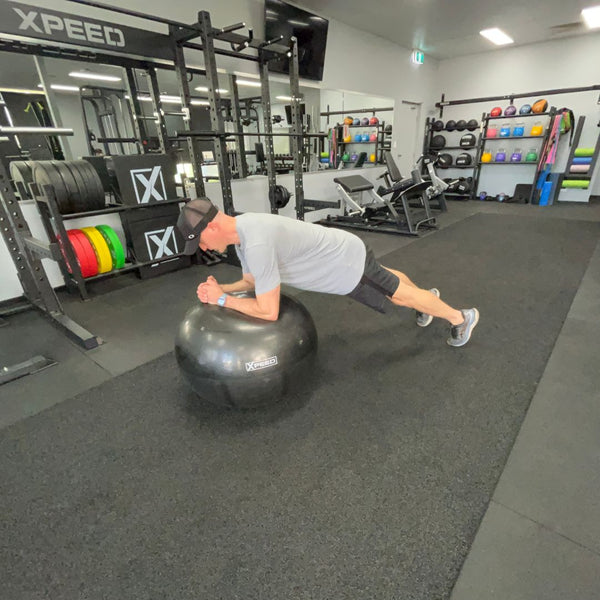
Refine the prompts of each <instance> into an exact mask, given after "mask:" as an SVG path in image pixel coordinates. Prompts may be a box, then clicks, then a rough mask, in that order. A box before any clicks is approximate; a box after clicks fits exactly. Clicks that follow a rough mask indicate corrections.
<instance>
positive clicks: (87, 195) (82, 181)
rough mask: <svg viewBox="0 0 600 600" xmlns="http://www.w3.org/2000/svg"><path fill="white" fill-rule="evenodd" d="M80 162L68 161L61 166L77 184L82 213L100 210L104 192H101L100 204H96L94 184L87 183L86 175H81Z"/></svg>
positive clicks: (102, 206) (102, 205)
mask: <svg viewBox="0 0 600 600" xmlns="http://www.w3.org/2000/svg"><path fill="white" fill-rule="evenodd" d="M80 162H82V161H76V160H69V161H65V162H64V163H63V166H64V167H66V168H67V169H69V171H70V172H71V175H72V176H73V179H74V180H75V182H76V183H77V186H78V188H79V191H80V197H81V200H82V209H81V210H82V212H86V211H90V210H98V209H100V208H104V192H102V204H101V205H100V203H99V202H98V193H97V192H96V197H94V193H93V188H94V187H95V186H94V183H93V182H92V181H89V178H88V177H87V173H82V172H81V168H80V165H79V164H78V163H80Z"/></svg>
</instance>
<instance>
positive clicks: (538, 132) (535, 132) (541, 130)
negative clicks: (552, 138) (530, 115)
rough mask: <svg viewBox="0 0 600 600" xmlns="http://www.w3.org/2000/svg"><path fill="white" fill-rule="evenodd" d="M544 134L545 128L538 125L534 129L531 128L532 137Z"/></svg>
mask: <svg viewBox="0 0 600 600" xmlns="http://www.w3.org/2000/svg"><path fill="white" fill-rule="evenodd" d="M542 133H544V128H543V127H542V126H541V125H540V124H539V123H536V124H535V125H534V126H533V127H532V128H531V133H530V135H542Z"/></svg>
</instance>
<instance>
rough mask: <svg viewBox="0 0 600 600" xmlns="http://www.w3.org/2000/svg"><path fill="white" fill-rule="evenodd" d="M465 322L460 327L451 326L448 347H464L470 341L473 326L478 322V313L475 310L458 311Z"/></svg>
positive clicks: (464, 309)
mask: <svg viewBox="0 0 600 600" xmlns="http://www.w3.org/2000/svg"><path fill="white" fill-rule="evenodd" d="M460 312H461V313H462V314H463V316H464V318H465V320H464V321H463V322H462V323H461V324H460V325H452V327H451V329H450V337H449V338H448V340H447V342H448V344H449V345H450V346H456V347H458V346H464V345H465V344H466V343H467V342H468V341H469V339H470V337H471V333H473V329H475V325H477V323H478V322H479V311H478V310H477V309H476V308H463V309H462V310H461V311H460Z"/></svg>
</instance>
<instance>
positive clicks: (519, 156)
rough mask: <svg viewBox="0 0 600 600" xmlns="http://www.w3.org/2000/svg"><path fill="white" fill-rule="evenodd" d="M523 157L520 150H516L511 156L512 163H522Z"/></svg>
mask: <svg viewBox="0 0 600 600" xmlns="http://www.w3.org/2000/svg"><path fill="white" fill-rule="evenodd" d="M522 158H523V155H522V154H521V151H520V150H515V151H514V152H513V153H512V154H511V156H510V162H513V163H518V162H521V160H522Z"/></svg>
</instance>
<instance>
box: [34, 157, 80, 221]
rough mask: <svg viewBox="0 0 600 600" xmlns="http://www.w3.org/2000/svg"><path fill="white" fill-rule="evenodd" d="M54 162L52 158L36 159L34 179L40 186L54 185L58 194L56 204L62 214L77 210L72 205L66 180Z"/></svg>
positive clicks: (56, 194)
mask: <svg viewBox="0 0 600 600" xmlns="http://www.w3.org/2000/svg"><path fill="white" fill-rule="evenodd" d="M53 162H54V161H52V160H39V161H35V163H34V165H33V180H34V181H35V183H36V184H37V185H39V186H40V187H41V186H44V185H50V186H52V188H53V189H54V195H55V196H56V204H57V205H58V210H59V212H60V213H61V214H63V215H66V214H69V213H72V212H75V211H74V210H73V207H72V206H71V201H70V199H69V193H68V190H67V189H66V187H65V182H64V181H63V179H62V177H61V176H60V175H59V174H58V172H57V170H56V169H55V168H54V166H53V164H52V163H53Z"/></svg>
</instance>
